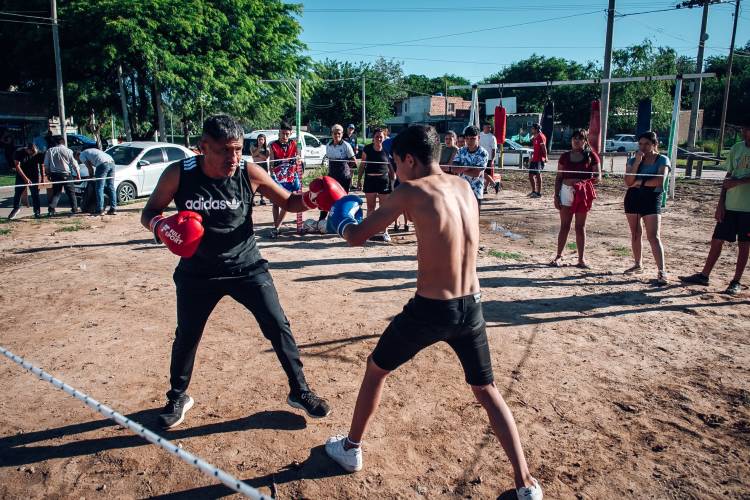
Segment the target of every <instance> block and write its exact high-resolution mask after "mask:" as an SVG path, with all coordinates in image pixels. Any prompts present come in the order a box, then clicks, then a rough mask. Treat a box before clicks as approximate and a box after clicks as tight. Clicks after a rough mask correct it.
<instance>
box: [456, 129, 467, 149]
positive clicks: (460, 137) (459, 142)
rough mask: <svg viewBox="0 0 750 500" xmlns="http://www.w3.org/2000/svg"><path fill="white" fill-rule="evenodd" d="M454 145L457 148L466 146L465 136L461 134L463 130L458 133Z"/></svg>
mask: <svg viewBox="0 0 750 500" xmlns="http://www.w3.org/2000/svg"><path fill="white" fill-rule="evenodd" d="M456 147H457V148H458V149H461V148H463V147H466V136H465V135H464V134H463V132H462V133H460V134H458V138H457V139H456Z"/></svg>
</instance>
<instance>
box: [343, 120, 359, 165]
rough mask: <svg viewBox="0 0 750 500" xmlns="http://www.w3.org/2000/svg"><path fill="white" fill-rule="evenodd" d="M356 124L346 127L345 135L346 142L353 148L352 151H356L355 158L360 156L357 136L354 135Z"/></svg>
mask: <svg viewBox="0 0 750 500" xmlns="http://www.w3.org/2000/svg"><path fill="white" fill-rule="evenodd" d="M354 130H355V129H354V124H353V123H350V124H349V126H348V127H346V133H345V134H344V142H348V143H349V145H350V146H351V147H352V151H354V156H355V157H356V156H357V155H358V154H359V146H358V145H357V136H356V135H354Z"/></svg>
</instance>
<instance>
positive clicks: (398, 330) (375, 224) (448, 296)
mask: <svg viewBox="0 0 750 500" xmlns="http://www.w3.org/2000/svg"><path fill="white" fill-rule="evenodd" d="M439 155H440V143H439V139H438V135H437V132H435V129H434V128H432V127H425V126H423V125H414V126H411V127H409V128H408V129H406V131H404V132H402V133H400V134H399V135H398V136H397V137H396V138H395V139H394V141H393V158H394V160H395V162H396V164H397V165H398V169H397V175H398V176H399V177H400V178H401V187H400V188H399V189H397V190H395V191H394V193H393V194H392V195H391V196H390V197H389V198H388V199H387V200H384V201H383V203H382V204H381V205H380V207H379V208H378V209H377V210H375V211H373V212H372V214H370V215H369V216H368V217H367V218H366V219H365V220H364V221H362V222H361V223H360V222H358V221H360V220H361V211H362V208H361V207H362V201H361V200H360V199H359V198H358V197H357V196H354V195H348V196H344V197H343V198H341V199H339V200H338V201H337V202H335V203H334V205H333V208H332V209H331V212H330V215H329V216H328V231H329V232H337V233H338V234H339V235H340V236H341V237H342V238H344V239H346V240H347V241H348V242H349V244H350V245H353V246H356V245H362V244H363V243H364V242H365V241H367V239H368V238H369V237H370V236H372V235H373V234H376V233H379V232H381V231H383V230H384V229H385V228H386V227H388V225H389V224H390V223H391V222H392V221H393V220H394V219H395V218H396V217H398V216H399V214H401V213H403V212H404V211H406V212H408V213H409V216H410V217H411V218H412V219H413V220H414V225H415V229H416V235H417V242H418V248H417V261H418V269H417V291H416V295H415V296H414V298H413V299H411V300H410V301H409V302H408V303H407V304H406V306H405V307H404V310H403V312H401V313H400V314H398V315H397V316H396V317H395V318H394V319H393V321H392V322H391V324H390V325H389V326H388V328H386V330H385V332H384V333H383V335H382V336H381V337H380V340H379V341H378V344H377V346H376V347H375V350H374V351H373V352H372V354H371V355H370V356H369V358H368V359H367V367H366V370H365V376H364V380H363V381H362V385H361V387H360V389H359V395H358V396H357V402H356V405H355V408H354V415H353V417H352V423H351V427H350V428H349V434H348V435H347V436H343V435H339V436H334V437H332V438H330V439H329V440H328V441H327V442H326V445H325V450H326V453H327V454H328V455H329V456H330V457H331V458H332V459H333V460H334V461H336V462H337V463H338V464H339V465H341V467H343V468H344V469H345V470H347V471H349V472H354V471H358V470H361V469H362V449H361V446H360V444H361V441H362V436H363V435H364V433H365V430H366V428H367V424H368V423H369V421H370V419H371V418H372V417H373V415H374V413H375V410H376V409H377V406H378V403H379V402H380V396H381V393H382V391H383V385H384V383H385V379H386V377H387V376H388V374H389V373H390V372H391V371H393V370H395V369H396V368H398V367H399V366H401V365H403V364H404V363H406V362H407V361H409V360H410V359H412V358H413V357H414V356H415V355H416V354H417V353H419V352H420V351H421V350H423V349H425V348H427V347H429V346H431V345H432V344H435V343H437V342H440V341H443V342H446V343H447V344H448V345H449V346H450V347H451V348H452V349H453V350H454V351H455V352H456V354H457V355H458V359H459V361H460V362H461V365H462V367H463V370H464V375H465V379H466V382H467V383H468V384H469V385H470V386H471V389H472V391H473V393H474V395H475V396H476V398H477V400H478V401H479V402H480V403H481V405H482V406H483V407H484V409H485V411H486V412H487V415H488V417H489V420H490V424H491V426H492V429H493V430H494V431H495V434H496V435H497V437H498V439H499V440H500V444H501V445H502V447H503V449H504V450H505V452H506V454H507V456H508V459H509V460H510V462H511V465H512V467H513V476H514V480H515V485H516V488H517V489H516V494H517V496H518V498H519V499H533V500H541V498H542V489H541V487H540V486H539V483H538V482H537V481H536V479H534V478H533V477H532V476H531V474H530V473H529V469H528V466H527V464H526V458H525V457H524V453H523V449H522V448H521V440H520V438H519V436H518V430H517V429H516V424H515V421H514V420H513V416H512V415H511V413H510V410H509V409H508V406H507V405H506V404H505V402H504V401H503V398H502V396H501V395H500V393H499V392H498V390H497V387H496V386H495V383H494V382H493V374H492V363H491V360H490V350H489V346H488V344H487V334H486V332H485V322H484V318H483V316H482V304H481V303H480V297H481V294H480V291H479V280H478V279H477V273H476V259H477V248H478V245H479V221H478V214H479V210H478V208H477V200H476V198H475V196H474V194H473V193H472V189H471V186H469V184H468V183H467V182H466V181H464V180H463V179H459V178H458V177H456V176H452V175H447V174H445V173H444V172H443V171H442V170H441V169H440V165H439V163H438V158H439Z"/></svg>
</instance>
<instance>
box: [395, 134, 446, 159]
mask: <svg viewBox="0 0 750 500" xmlns="http://www.w3.org/2000/svg"><path fill="white" fill-rule="evenodd" d="M392 150H393V154H394V155H398V156H399V157H400V158H401V159H403V158H404V157H405V156H406V155H407V154H410V155H412V156H413V157H414V158H415V159H416V160H417V161H418V162H420V163H422V164H423V165H430V164H431V163H432V162H437V161H438V158H440V136H439V135H438V133H437V131H436V130H435V128H434V127H430V126H427V125H412V126H410V127H408V128H407V129H406V130H404V131H403V132H401V133H400V134H398V135H397V136H396V138H395V139H393V144H392Z"/></svg>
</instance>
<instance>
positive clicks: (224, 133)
mask: <svg viewBox="0 0 750 500" xmlns="http://www.w3.org/2000/svg"><path fill="white" fill-rule="evenodd" d="M243 136H244V131H243V130H242V127H241V126H240V125H239V124H238V123H237V122H236V121H235V120H234V119H232V118H230V117H229V116H225V115H218V116H213V117H210V118H209V119H208V120H206V122H205V123H204V125H203V137H202V139H201V151H202V152H203V153H204V155H203V156H194V157H191V158H186V159H184V160H180V161H178V162H175V163H173V164H171V165H169V166H168V167H167V169H166V170H165V171H164V173H163V174H162V176H161V178H160V179H159V183H158V184H157V186H156V189H155V190H154V192H153V193H152V194H151V197H150V198H149V200H148V202H147V203H146V207H145V208H144V209H143V213H142V215H141V223H142V224H143V225H144V226H145V227H147V228H151V221H152V219H154V218H155V217H160V216H161V213H162V212H163V211H164V210H165V209H166V208H167V206H168V205H169V203H170V202H171V201H172V200H174V202H175V204H176V205H177V209H178V210H189V211H192V212H196V213H197V214H199V215H200V217H201V218H202V221H203V228H204V234H203V238H202V240H201V241H200V244H199V246H198V249H197V251H196V253H195V254H194V255H193V256H192V257H190V258H182V259H180V263H179V264H178V265H177V269H176V270H175V273H174V281H175V285H176V287H177V328H176V331H175V339H174V343H173V344H172V361H171V365H170V384H171V389H170V390H169V392H167V398H168V402H167V405H166V406H165V408H164V410H163V411H162V413H161V415H160V416H159V422H160V424H161V425H162V427H163V428H165V429H170V428H173V427H175V426H177V425H178V424H180V423H181V422H182V420H183V419H184V417H185V413H186V412H187V411H188V410H189V409H190V408H191V407H192V406H193V399H192V398H191V397H190V396H188V394H187V388H188V385H189V384H190V378H191V376H192V372H193V363H194V361H195V355H196V351H197V349H198V344H199V342H200V339H201V335H202V334H203V328H204V326H205V324H206V321H207V320H208V316H209V315H210V314H211V311H212V310H213V309H214V307H215V306H216V304H217V303H218V302H219V300H221V298H222V297H224V296H225V295H229V296H230V297H232V298H233V299H235V300H236V301H238V302H239V303H240V304H242V305H244V306H245V307H246V308H247V309H248V310H249V311H250V312H251V313H253V315H254V316H255V318H256V319H257V321H258V324H259V326H260V329H261V331H262V332H263V335H264V336H265V337H266V338H267V339H269V340H270V341H271V345H272V346H273V350H274V352H275V353H276V356H277V357H278V359H279V361H280V363H281V367H282V368H283V370H284V372H285V373H286V376H287V378H288V380H289V386H290V394H289V397H288V399H287V402H288V403H289V404H290V405H291V406H293V407H295V408H299V409H303V410H305V411H306V412H307V414H308V415H309V416H311V417H314V418H321V417H325V416H327V415H328V414H329V413H330V411H331V410H330V408H329V406H328V403H327V402H326V401H325V400H323V399H321V398H319V397H318V396H316V395H315V393H313V392H312V390H310V388H309V387H308V385H307V382H306V381H305V376H304V374H303V372H302V361H301V360H300V354H299V350H298V349H297V344H296V342H295V340H294V337H293V336H292V332H291V329H290V326H289V320H288V319H287V318H286V315H285V314H284V311H283V309H282V308H281V304H280V303H279V298H278V295H277V294H276V288H275V287H274V283H273V279H272V278H271V275H270V274H269V272H268V262H267V261H266V260H264V259H263V258H262V257H261V256H260V252H259V251H258V247H257V245H256V243H255V235H254V231H253V219H252V198H253V195H254V193H255V192H260V193H262V194H263V195H264V196H266V197H267V198H269V199H270V200H271V201H272V202H273V203H275V204H276V205H279V206H280V207H282V208H284V209H285V210H288V211H290V212H302V211H305V210H307V209H309V208H310V206H308V205H306V204H305V202H304V201H303V196H302V195H295V194H290V193H289V192H288V191H285V190H284V189H283V188H281V187H280V186H278V184H276V183H275V182H274V181H273V180H272V179H271V177H270V176H269V175H268V173H266V172H265V171H264V170H263V169H262V168H261V167H259V166H258V165H255V164H254V163H245V162H244V161H243V160H242V156H241V155H242V142H243Z"/></svg>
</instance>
